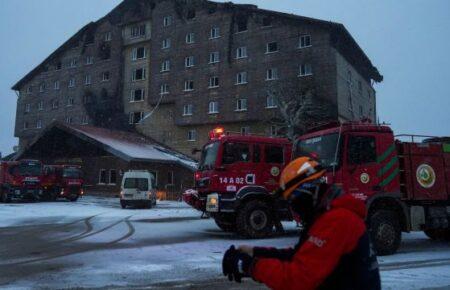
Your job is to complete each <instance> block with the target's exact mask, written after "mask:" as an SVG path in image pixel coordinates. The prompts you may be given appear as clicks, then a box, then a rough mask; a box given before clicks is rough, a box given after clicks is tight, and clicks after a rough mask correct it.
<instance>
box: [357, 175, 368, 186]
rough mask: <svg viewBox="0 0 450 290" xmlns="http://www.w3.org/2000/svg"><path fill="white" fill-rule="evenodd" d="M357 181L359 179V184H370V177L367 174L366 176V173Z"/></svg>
mask: <svg viewBox="0 0 450 290" xmlns="http://www.w3.org/2000/svg"><path fill="white" fill-rule="evenodd" d="M359 179H360V180H361V182H362V183H364V184H367V183H369V182H370V176H369V174H367V173H363V174H361V176H360V178H359Z"/></svg>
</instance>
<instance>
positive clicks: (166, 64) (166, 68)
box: [161, 60, 170, 72]
mask: <svg viewBox="0 0 450 290" xmlns="http://www.w3.org/2000/svg"><path fill="white" fill-rule="evenodd" d="M168 71H170V60H165V61H164V62H163V63H162V64H161V72H168Z"/></svg>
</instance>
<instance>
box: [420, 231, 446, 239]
mask: <svg viewBox="0 0 450 290" xmlns="http://www.w3.org/2000/svg"><path fill="white" fill-rule="evenodd" d="M423 232H424V233H425V235H426V236H427V237H429V238H430V239H432V240H435V241H450V230H449V229H445V230H441V229H428V230H425V231H423Z"/></svg>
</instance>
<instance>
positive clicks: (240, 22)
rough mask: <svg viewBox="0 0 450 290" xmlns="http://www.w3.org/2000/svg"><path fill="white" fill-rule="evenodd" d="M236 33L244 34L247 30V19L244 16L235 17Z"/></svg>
mask: <svg viewBox="0 0 450 290" xmlns="http://www.w3.org/2000/svg"><path fill="white" fill-rule="evenodd" d="M236 18H237V19H236V25H237V32H244V31H247V30H248V17H247V16H244V15H238V16H237V17H236Z"/></svg>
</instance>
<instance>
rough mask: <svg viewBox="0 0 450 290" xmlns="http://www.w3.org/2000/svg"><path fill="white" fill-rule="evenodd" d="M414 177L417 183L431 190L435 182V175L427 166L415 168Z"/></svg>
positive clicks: (431, 168)
mask: <svg viewBox="0 0 450 290" xmlns="http://www.w3.org/2000/svg"><path fill="white" fill-rule="evenodd" d="M416 177H417V182H419V184H420V185H421V186H422V187H424V188H431V187H433V185H434V183H435V182H436V173H435V172H434V169H433V167H431V166H430V165H428V164H422V165H420V166H419V167H418V168H417V172H416Z"/></svg>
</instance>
